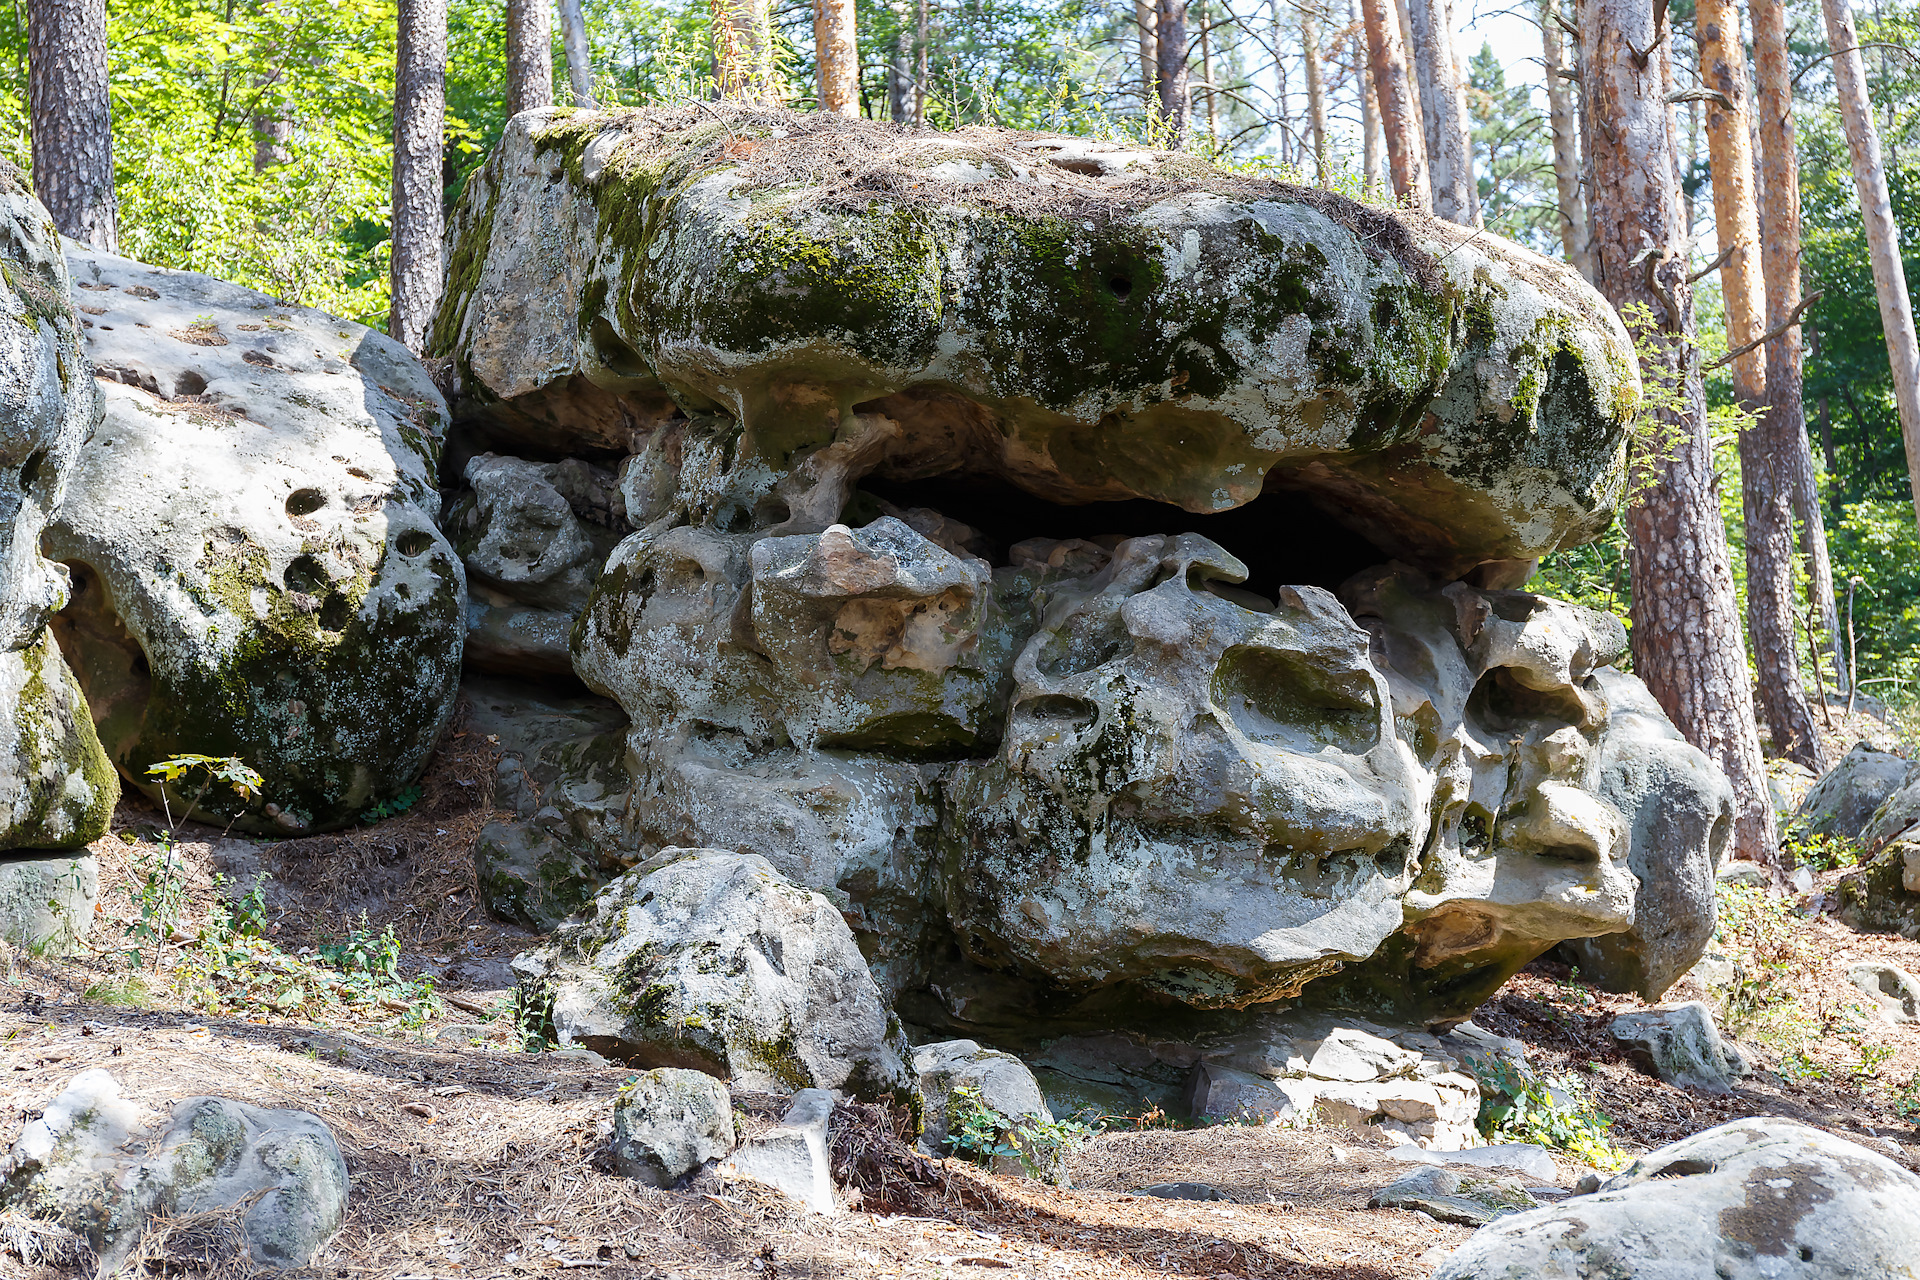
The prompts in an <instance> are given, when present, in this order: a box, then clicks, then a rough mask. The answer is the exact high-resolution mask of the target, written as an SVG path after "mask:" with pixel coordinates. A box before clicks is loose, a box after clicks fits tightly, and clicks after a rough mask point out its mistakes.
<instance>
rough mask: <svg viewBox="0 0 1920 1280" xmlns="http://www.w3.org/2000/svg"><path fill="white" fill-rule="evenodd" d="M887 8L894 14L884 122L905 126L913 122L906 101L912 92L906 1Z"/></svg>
mask: <svg viewBox="0 0 1920 1280" xmlns="http://www.w3.org/2000/svg"><path fill="white" fill-rule="evenodd" d="M887 7H888V8H889V9H891V10H892V11H893V17H894V22H895V26H894V31H893V41H892V43H891V45H890V46H889V47H888V50H887V118H888V119H889V120H891V121H893V122H894V123H895V124H905V123H907V121H909V120H911V119H912V118H913V105H912V103H911V102H909V101H908V99H909V98H910V97H911V96H912V92H913V72H912V70H911V66H910V63H911V60H912V56H913V50H912V48H911V47H910V46H911V45H912V43H913V39H912V37H911V36H910V35H909V34H908V28H907V6H906V4H905V0H892V2H891V3H890V4H889V5H888V6H887Z"/></svg>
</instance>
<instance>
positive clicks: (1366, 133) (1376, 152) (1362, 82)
mask: <svg viewBox="0 0 1920 1280" xmlns="http://www.w3.org/2000/svg"><path fill="white" fill-rule="evenodd" d="M1347 21H1348V22H1349V23H1350V24H1351V25H1352V26H1353V27H1355V28H1357V29H1359V30H1360V31H1362V32H1364V31H1365V30H1366V26H1365V24H1363V23H1362V22H1361V21H1360V0H1347ZM1364 40H1365V36H1364V35H1363V36H1362V37H1361V41H1364ZM1348 48H1349V49H1350V50H1351V51H1352V57H1353V72H1354V82H1355V84H1356V85H1357V86H1358V89H1359V93H1360V131H1361V133H1362V135H1363V137H1362V139H1361V143H1360V163H1361V164H1362V165H1363V166H1364V167H1365V169H1366V171H1367V182H1368V183H1369V184H1372V183H1378V184H1379V185H1380V186H1381V187H1382V188H1383V189H1384V188H1385V187H1386V186H1387V177H1386V175H1385V174H1384V173H1382V172H1381V170H1380V99H1379V97H1378V96H1377V95H1376V94H1375V93H1374V91H1373V77H1372V76H1371V75H1370V74H1368V71H1367V66H1366V62H1367V58H1366V54H1365V52H1364V49H1363V47H1362V44H1361V42H1360V41H1356V42H1355V43H1353V44H1351V45H1349V46H1348Z"/></svg>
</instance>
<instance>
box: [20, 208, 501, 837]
mask: <svg viewBox="0 0 1920 1280" xmlns="http://www.w3.org/2000/svg"><path fill="white" fill-rule="evenodd" d="M68 245H69V252H70V256H69V258H68V264H69V266H70V268H71V270H72V272H73V275H74V278H75V279H76V280H77V281H79V282H81V283H84V284H88V285H110V286H113V287H112V288H110V289H105V290H99V291H94V292H90V293H88V294H87V296H88V297H89V298H91V299H93V301H94V305H97V306H99V307H102V308H104V311H103V313H102V314H101V315H100V316H98V317H97V318H96V320H95V323H94V324H93V327H92V328H89V329H88V330H87V331H86V335H87V348H88V355H89V357H90V358H91V359H92V361H93V364H94V366H95V369H96V371H97V373H98V375H99V380H100V385H101V387H102V388H103V391H104V394H105V400H106V418H105V420H104V421H103V422H102V424H101V426H100V428H99V430H98V431H96V432H95V433H94V436H93V439H92V441H91V442H90V444H89V445H88V447H87V449H86V450H85V451H84V452H83V453H82V454H81V456H80V460H79V463H78V465H77V466H76V467H75V468H74V471H73V477H72V482H71V484H70V487H69V488H68V491H67V497H66V500H65V502H64V503H63V504H62V505H61V508H60V511H59V513H58V514H57V515H56V516H55V517H54V519H53V520H52V521H51V522H50V523H49V524H48V526H47V532H46V539H45V545H46V547H47V549H48V552H49V554H51V555H52V556H54V557H56V558H57V559H59V560H61V561H62V562H64V563H66V564H67V565H68V566H69V567H70V568H71V570H72V574H73V595H72V600H71V602H70V603H69V604H68V605H67V607H66V608H65V609H64V610H62V612H61V613H60V614H59V615H58V617H56V618H55V620H54V633H55V635H56V637H57V638H58V639H59V641H60V645H61V648H62V650H63V651H64V652H65V653H66V655H67V659H68V661H70V662H72V663H73V664H74V669H75V671H76V672H77V673H78V675H79V678H80V683H81V685H82V686H84V687H85V688H86V690H87V699H88V701H89V703H91V705H92V710H93V716H94V720H95V722H96V724H97V725H98V726H99V732H100V738H101V741H102V743H103V744H104V746H105V748H106V751H107V754H108V756H109V757H110V758H111V759H112V760H113V761H114V763H115V764H116V765H117V766H118V767H119V768H120V770H121V772H122V773H123V774H124V775H125V776H126V777H128V778H129V779H131V780H132V781H133V785H134V786H136V787H138V788H139V789H141V790H142V791H144V792H145V793H146V794H147V796H148V797H149V798H150V799H152V800H154V801H155V803H158V802H159V797H160V789H159V788H160V784H159V783H157V782H156V781H154V780H153V779H152V778H150V777H149V776H148V775H147V773H146V769H147V766H148V765H150V764H152V763H154V762H155V761H157V760H163V759H167V758H169V757H172V756H177V755H180V754H182V753H183V752H195V753H204V754H208V755H213V756H238V757H240V758H242V759H243V760H245V761H246V763H247V764H248V765H250V766H251V767H252V768H254V769H256V770H257V771H259V773H260V774H261V775H262V776H263V778H264V779H265V782H264V785H263V786H262V787H261V788H260V790H259V793H258V795H257V796H256V797H255V798H253V799H251V800H248V799H245V798H243V797H242V796H240V795H238V794H237V793H236V792H234V791H232V790H231V789H229V788H227V787H226V786H225V785H224V784H222V785H216V786H215V787H213V789H212V790H211V791H209V792H208V793H207V794H206V795H205V796H204V797H203V798H202V800H201V802H200V807H199V811H198V812H199V814H200V816H202V817H203V818H204V819H205V820H207V821H209V822H211V823H213V824H214V825H216V826H222V827H224V826H226V825H227V824H228V822H229V821H232V822H233V824H234V826H235V827H236V829H238V830H242V831H250V832H265V833H270V834H275V835H286V834H288V833H289V832H296V833H304V832H309V831H318V830H323V829H326V828H329V827H337V826H341V825H343V824H345V823H348V822H351V821H353V820H355V819H356V818H358V817H360V816H361V815H362V814H364V813H366V812H367V811H368V810H370V809H372V808H374V807H375V806H377V805H380V804H382V803H387V802H391V801H393V800H395V799H396V798H397V797H398V796H399V795H400V794H401V793H402V792H403V791H405V790H406V789H407V788H408V787H409V786H410V785H411V784H412V783H413V782H414V781H415V779H417V778H418V777H419V775H420V772H421V770H422V769H424V768H425V766H426V762H427V757H428V755H429V754H430V753H431V752H432V751H433V748H434V746H435V745H436V744H437V743H438V741H439V739H440V735H441V732H442V730H444V729H445V728H446V725H447V721H448V719H449V717H450V716H451V715H452V712H453V704H454V696H455V693H456V690H457V684H458V680H459V675H460V653H461V645H462V641H463V639H464V636H465V631H466V627H465V616H464V615H465V609H466V581H465V574H464V572H463V570H462V569H461V566H460V562H459V559H458V557H456V556H455V555H454V552H453V548H452V547H451V546H450V545H449V544H448V542H447V540H446V539H445V538H444V537H442V536H441V534H440V530H439V528H438V517H439V514H440V493H439V489H438V477H437V468H438V464H439V452H440V439H441V436H442V434H443V432H444V431H445V427H446V406H445V403H444V401H443V400H442V399H441V397H440V393H439V391H438V390H436V389H435V387H434V383H433V379H432V378H431V377H430V376H428V374H427V371H426V369H425V368H423V367H422V366H421V364H420V362H419V361H418V360H416V359H415V358H414V357H413V355H412V353H410V352H409V351H408V350H407V349H406V348H405V347H404V346H402V345H401V344H400V343H398V342H396V341H394V340H393V339H392V338H389V337H388V336H387V335H385V334H383V333H378V332H375V331H374V330H372V329H368V328H366V327H364V326H362V325H358V324H354V323H353V322H351V321H347V320H342V319H339V318H338V317H335V316H331V315H327V314H326V313H324V312H320V311H316V310H313V309H312V308H308V307H294V306H287V305H285V304H283V303H281V302H280V301H278V300H277V299H275V298H271V297H269V296H267V295H266V294H263V293H256V292H255V291H253V290H251V289H245V288H241V287H240V286H238V285H233V284H228V283H226V282H224V281H220V280H216V279H213V278H212V277H210V276H204V275H198V274H195V273H193V272H190V271H172V270H167V269H165V268H160V267H151V266H147V265H146V264H144V263H140V262H134V261H132V260H130V259H127V258H121V257H116V256H114V255H112V254H108V253H102V252H99V251H96V250H93V249H89V248H86V247H85V246H81V245H77V244H74V243H72V242H68ZM186 781H187V782H189V783H190V784H191V790H189V791H187V793H186V794H188V795H191V794H192V792H193V791H197V790H198V784H197V782H193V781H192V780H186ZM180 798H181V787H180V786H178V785H176V786H175V787H174V788H173V795H172V801H173V805H174V809H175V813H176V815H177V814H178V812H179V802H180Z"/></svg>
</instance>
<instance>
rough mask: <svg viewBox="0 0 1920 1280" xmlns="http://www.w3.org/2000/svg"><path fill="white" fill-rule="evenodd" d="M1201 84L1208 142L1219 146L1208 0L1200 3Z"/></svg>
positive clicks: (1217, 106) (1211, 24) (1217, 107)
mask: <svg viewBox="0 0 1920 1280" xmlns="http://www.w3.org/2000/svg"><path fill="white" fill-rule="evenodd" d="M1200 83H1201V84H1202V85H1205V86H1206V90H1207V140H1208V142H1209V143H1210V144H1211V145H1214V146H1218V145H1219V143H1220V109H1219V101H1218V99H1217V98H1215V96H1214V92H1213V23H1212V22H1211V21H1210V20H1209V19H1208V18H1207V5H1206V0H1201V2H1200Z"/></svg>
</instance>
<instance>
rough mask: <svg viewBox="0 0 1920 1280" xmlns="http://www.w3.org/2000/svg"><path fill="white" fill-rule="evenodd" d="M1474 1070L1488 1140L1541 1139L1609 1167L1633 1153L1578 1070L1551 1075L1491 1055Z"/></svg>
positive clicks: (1598, 1166) (1478, 1122)
mask: <svg viewBox="0 0 1920 1280" xmlns="http://www.w3.org/2000/svg"><path fill="white" fill-rule="evenodd" d="M1472 1071H1473V1074H1474V1078H1475V1079H1477V1080H1478V1081H1479V1082H1480V1115H1479V1116H1478V1118H1477V1120H1476V1127H1477V1128H1478V1129H1479V1130H1480V1134H1481V1136H1482V1137H1484V1138H1485V1139H1486V1140H1487V1141H1488V1142H1532V1143H1537V1144H1539V1145H1540V1146H1543V1147H1552V1148H1553V1149H1554V1150H1556V1151H1565V1152H1566V1153H1567V1154H1569V1155H1571V1156H1574V1157H1576V1158H1578V1159H1580V1160H1584V1161H1586V1162H1587V1163H1588V1164H1590V1165H1592V1166H1593V1167H1594V1168H1596V1169H1604V1170H1609V1171H1611V1170H1614V1169H1619V1168H1621V1167H1623V1166H1624V1165H1625V1164H1626V1163H1627V1161H1628V1160H1629V1159H1631V1157H1630V1156H1628V1155H1627V1153H1626V1152H1624V1151H1622V1150H1621V1149H1620V1148H1619V1147H1617V1146H1615V1145H1614V1142H1613V1121H1612V1119H1610V1118H1609V1117H1608V1116H1607V1115H1606V1113H1604V1112H1602V1111H1601V1110H1600V1109H1599V1108H1598V1107H1596V1106H1595V1105H1594V1103H1593V1099H1592V1097H1591V1095H1590V1094H1589V1093H1588V1091H1587V1086H1586V1085H1585V1084H1584V1083H1583V1082H1581V1081H1579V1080H1576V1079H1574V1078H1573V1077H1572V1076H1562V1077H1560V1078H1557V1079H1554V1080H1551V1081H1550V1080H1547V1079H1546V1078H1545V1077H1542V1076H1537V1075H1534V1074H1533V1073H1532V1072H1530V1071H1528V1070H1527V1069H1525V1068H1524V1067H1517V1066H1514V1065H1513V1064H1511V1063H1509V1062H1505V1061H1503V1060H1501V1059H1499V1058H1496V1057H1491V1056H1489V1057H1485V1058H1483V1059H1481V1060H1480V1061H1479V1062H1477V1063H1475V1064H1473V1066H1472Z"/></svg>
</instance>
